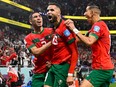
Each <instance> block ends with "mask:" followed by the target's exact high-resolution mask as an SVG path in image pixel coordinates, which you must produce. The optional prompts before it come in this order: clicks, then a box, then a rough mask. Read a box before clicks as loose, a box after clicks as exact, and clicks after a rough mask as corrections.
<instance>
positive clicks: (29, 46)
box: [24, 36, 35, 52]
mask: <svg viewBox="0 0 116 87" xmlns="http://www.w3.org/2000/svg"><path fill="white" fill-rule="evenodd" d="M24 43H25V45H26V47H27V49H28V50H29V51H30V52H31V48H32V47H34V46H35V44H34V43H33V42H32V40H31V38H30V36H27V37H25V39H24Z"/></svg>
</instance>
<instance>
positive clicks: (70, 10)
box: [0, 0, 116, 71]
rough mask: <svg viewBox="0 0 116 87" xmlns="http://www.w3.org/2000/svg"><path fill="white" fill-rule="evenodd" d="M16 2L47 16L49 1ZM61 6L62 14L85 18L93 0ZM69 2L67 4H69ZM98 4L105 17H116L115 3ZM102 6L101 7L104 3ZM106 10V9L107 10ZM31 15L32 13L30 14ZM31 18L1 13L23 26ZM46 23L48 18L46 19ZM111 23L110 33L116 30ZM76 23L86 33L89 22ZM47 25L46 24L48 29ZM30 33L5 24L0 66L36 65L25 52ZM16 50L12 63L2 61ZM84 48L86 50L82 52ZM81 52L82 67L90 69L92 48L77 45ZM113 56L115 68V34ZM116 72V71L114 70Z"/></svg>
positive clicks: (0, 34)
mask: <svg viewBox="0 0 116 87" xmlns="http://www.w3.org/2000/svg"><path fill="white" fill-rule="evenodd" d="M13 1H14V2H17V3H19V4H22V5H25V6H28V7H30V8H32V9H34V10H37V11H41V12H42V13H44V14H43V15H45V13H46V7H47V3H48V2H49V1H50V0H46V1H44V0H39V1H38V0H13ZM56 1H57V2H58V3H60V4H61V6H62V12H63V13H62V14H63V15H72V16H73V15H83V13H84V10H83V9H85V7H86V5H87V3H88V2H90V0H78V2H77V0H68V1H67V0H56ZM66 1H67V2H66ZM95 1H96V2H97V3H99V4H100V7H101V10H102V16H115V15H116V13H115V12H116V2H115V1H114V0H110V1H109V0H95ZM101 2H102V3H103V4H102V3H101ZM104 9H105V10H104ZM28 15H29V14H28ZM28 15H27V16H23V15H17V14H16V13H12V12H10V11H8V12H6V11H4V10H3V11H2V13H0V16H3V17H6V18H9V19H12V20H16V21H19V22H23V23H28V24H29V22H28ZM45 20H46V21H47V19H46V18H45ZM106 23H107V24H108V27H109V29H110V30H115V29H116V26H115V25H116V21H110V20H109V21H106ZM75 24H76V26H77V28H78V29H79V30H81V29H83V30H87V29H88V28H89V25H88V24H87V23H86V21H80V20H76V21H75ZM47 25H48V24H47V23H46V25H45V26H47ZM29 32H30V31H25V30H24V29H22V30H20V31H19V30H18V29H15V28H14V27H10V26H9V25H7V24H6V25H3V26H0V66H1V67H2V66H6V65H9V64H11V65H21V66H22V67H24V66H28V67H32V66H33V62H32V61H31V60H32V59H33V55H32V54H31V53H29V51H28V50H27V49H26V47H25V45H24V41H23V39H24V37H25V36H26V35H27V34H28V33H29ZM12 48H13V49H14V51H15V52H16V55H17V56H16V57H13V58H12V59H11V60H8V61H5V63H3V62H4V60H3V58H8V57H5V56H9V57H10V55H11V54H10V52H11V50H12ZM83 48H84V49H83ZM78 51H79V61H78V62H79V63H78V64H79V65H84V66H91V55H90V54H91V49H90V47H87V46H85V45H84V44H78ZM111 57H112V61H113V63H114V64H115V66H116V35H112V42H111ZM115 71H116V70H115Z"/></svg>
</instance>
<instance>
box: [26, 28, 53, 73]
mask: <svg viewBox="0 0 116 87" xmlns="http://www.w3.org/2000/svg"><path fill="white" fill-rule="evenodd" d="M51 37H52V28H44V29H43V31H42V32H41V33H34V32H32V33H30V34H29V35H27V36H26V37H25V39H24V42H25V44H26V47H27V48H28V49H29V50H30V51H31V48H32V47H33V46H36V47H37V48H40V47H42V45H44V44H46V43H47V42H49V41H50V40H51ZM51 55H52V54H51V51H50V48H49V49H47V50H46V51H45V52H44V53H42V54H41V55H39V57H38V58H37V59H36V61H34V63H35V68H34V70H33V71H34V73H43V72H46V71H47V68H46V61H48V60H50V59H51Z"/></svg>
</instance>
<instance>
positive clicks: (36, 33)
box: [32, 27, 44, 34]
mask: <svg viewBox="0 0 116 87" xmlns="http://www.w3.org/2000/svg"><path fill="white" fill-rule="evenodd" d="M43 31H44V28H43V27H42V31H40V32H35V31H33V32H32V33H33V34H41V33H42V32H43Z"/></svg>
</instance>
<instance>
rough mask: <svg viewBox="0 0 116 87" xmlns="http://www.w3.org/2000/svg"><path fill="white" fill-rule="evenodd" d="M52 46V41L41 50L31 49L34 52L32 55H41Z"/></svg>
mask: <svg viewBox="0 0 116 87" xmlns="http://www.w3.org/2000/svg"><path fill="white" fill-rule="evenodd" d="M50 46H51V41H50V42H48V43H46V44H45V45H43V46H42V47H40V48H37V47H33V48H32V49H31V51H32V53H33V54H34V55H40V54H42V53H43V52H44V51H45V50H47V49H48V48H49V47H50Z"/></svg>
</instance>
